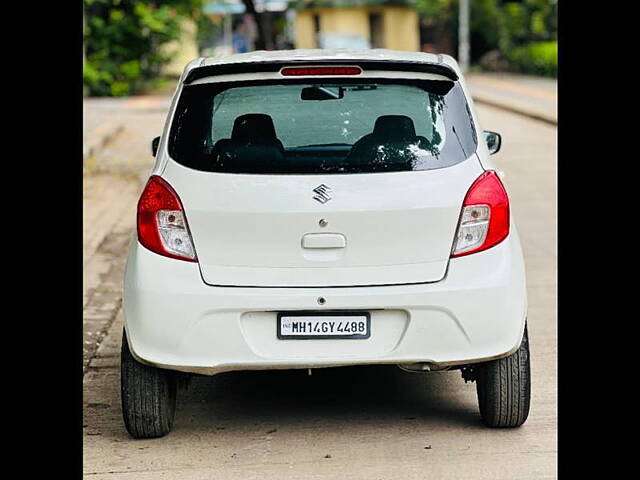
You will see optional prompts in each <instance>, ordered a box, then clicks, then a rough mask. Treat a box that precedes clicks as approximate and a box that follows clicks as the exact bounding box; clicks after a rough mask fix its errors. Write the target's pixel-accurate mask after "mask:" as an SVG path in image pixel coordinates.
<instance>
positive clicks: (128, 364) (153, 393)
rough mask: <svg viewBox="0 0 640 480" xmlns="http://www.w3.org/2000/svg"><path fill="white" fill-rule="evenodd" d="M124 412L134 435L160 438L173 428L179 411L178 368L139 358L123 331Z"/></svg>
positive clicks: (122, 385) (121, 371)
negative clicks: (142, 360)
mask: <svg viewBox="0 0 640 480" xmlns="http://www.w3.org/2000/svg"><path fill="white" fill-rule="evenodd" d="M120 397H121V400H122V416H123V418H124V425H125V427H126V428H127V431H128V432H129V434H130V435H131V436H132V437H133V438H157V437H162V436H164V435H166V434H167V433H169V432H170V431H171V428H172V427H173V419H174V417H175V412H176V376H175V373H174V372H171V371H169V370H163V369H160V368H154V367H149V366H147V365H143V364H141V363H139V362H138V361H136V359H135V358H133V355H131V352H130V351H129V344H128V343H127V335H126V333H125V332H124V331H123V333H122V348H121V351H120Z"/></svg>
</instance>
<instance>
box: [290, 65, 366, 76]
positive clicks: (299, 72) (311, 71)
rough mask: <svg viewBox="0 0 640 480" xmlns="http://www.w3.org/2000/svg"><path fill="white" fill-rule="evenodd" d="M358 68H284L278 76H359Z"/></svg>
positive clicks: (360, 71) (359, 70)
mask: <svg viewBox="0 0 640 480" xmlns="http://www.w3.org/2000/svg"><path fill="white" fill-rule="evenodd" d="M361 73H362V68H360V67H331V66H326V67H324V66H323V67H284V68H282V69H281V70H280V75H283V76H285V77H302V76H310V75H360V74H361Z"/></svg>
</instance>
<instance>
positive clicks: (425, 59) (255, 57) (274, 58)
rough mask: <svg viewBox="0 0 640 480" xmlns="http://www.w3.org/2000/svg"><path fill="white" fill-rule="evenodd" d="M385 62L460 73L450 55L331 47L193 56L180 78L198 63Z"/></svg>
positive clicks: (228, 64)
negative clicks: (218, 55)
mask: <svg viewBox="0 0 640 480" xmlns="http://www.w3.org/2000/svg"><path fill="white" fill-rule="evenodd" d="M304 61H309V62H323V63H325V62H331V61H336V62H341V63H343V62H346V61H354V62H358V61H359V62H385V63H389V64H393V63H398V64H408V63H411V64H425V65H428V64H431V65H441V66H445V67H448V68H449V69H451V70H453V71H454V72H456V74H458V75H459V74H460V69H459V68H458V64H457V63H456V61H455V60H454V59H453V57H451V56H450V55H445V54H434V53H423V52H403V51H398V50H388V49H383V48H373V49H354V48H332V49H294V50H272V51H266V50H257V51H254V52H250V53H237V54H232V55H226V56H221V57H200V58H198V59H195V60H193V61H191V62H189V64H187V66H186V67H185V71H184V73H183V79H184V78H186V77H187V75H188V74H189V72H190V71H191V70H193V69H196V68H200V67H224V66H241V65H247V66H248V65H249V64H265V63H287V62H292V63H296V64H300V63H301V62H304Z"/></svg>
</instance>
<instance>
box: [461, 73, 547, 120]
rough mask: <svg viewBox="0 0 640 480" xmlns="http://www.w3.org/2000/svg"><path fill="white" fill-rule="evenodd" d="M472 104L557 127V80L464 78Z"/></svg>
mask: <svg viewBox="0 0 640 480" xmlns="http://www.w3.org/2000/svg"><path fill="white" fill-rule="evenodd" d="M465 78H466V81H467V85H468V86H469V89H470V90H471V95H472V96H473V99H474V102H476V103H481V104H485V105H491V106H494V107H498V108H500V109H502V110H507V111H510V112H513V113H517V114H520V115H525V116H527V117H530V118H534V119H537V120H541V121H543V122H547V123H550V124H552V125H557V123H558V112H557V104H558V96H557V90H558V81H557V80H556V79H555V78H543V77H532V76H528V75H515V74H508V73H470V74H468V75H466V76H465Z"/></svg>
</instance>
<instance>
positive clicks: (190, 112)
mask: <svg viewBox="0 0 640 480" xmlns="http://www.w3.org/2000/svg"><path fill="white" fill-rule="evenodd" d="M476 145H477V136H476V132H475V129H474V126H473V122H472V120H471V116H470V112H469V107H468V105H467V103H466V100H465V97H464V94H463V92H462V89H461V87H460V85H459V84H458V83H457V82H451V81H435V80H429V81H425V80H423V81H398V80H393V81H389V80H365V81H362V80H360V81H353V80H351V81H333V80H325V79H322V80H318V81H309V80H308V79H307V80H304V81H300V80H298V81H293V82H291V81H289V82H287V83H284V82H281V83H274V82H242V83H208V84H199V85H189V86H185V87H184V89H183V91H182V95H181V97H180V100H179V102H178V105H177V109H176V113H175V115H174V120H173V124H172V128H171V133H170V139H169V154H170V156H171V157H172V158H173V159H174V160H176V161H177V162H179V163H180V164H182V165H184V166H186V167H189V168H193V169H197V170H201V171H207V172H226V173H252V174H318V173H323V174H324V173H369V172H371V173H373V172H386V171H410V170H430V169H436V168H443V167H448V166H451V165H455V164H457V163H460V162H462V161H463V160H465V159H466V158H468V157H469V156H470V155H471V154H472V153H473V152H474V151H475V148H476Z"/></svg>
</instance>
